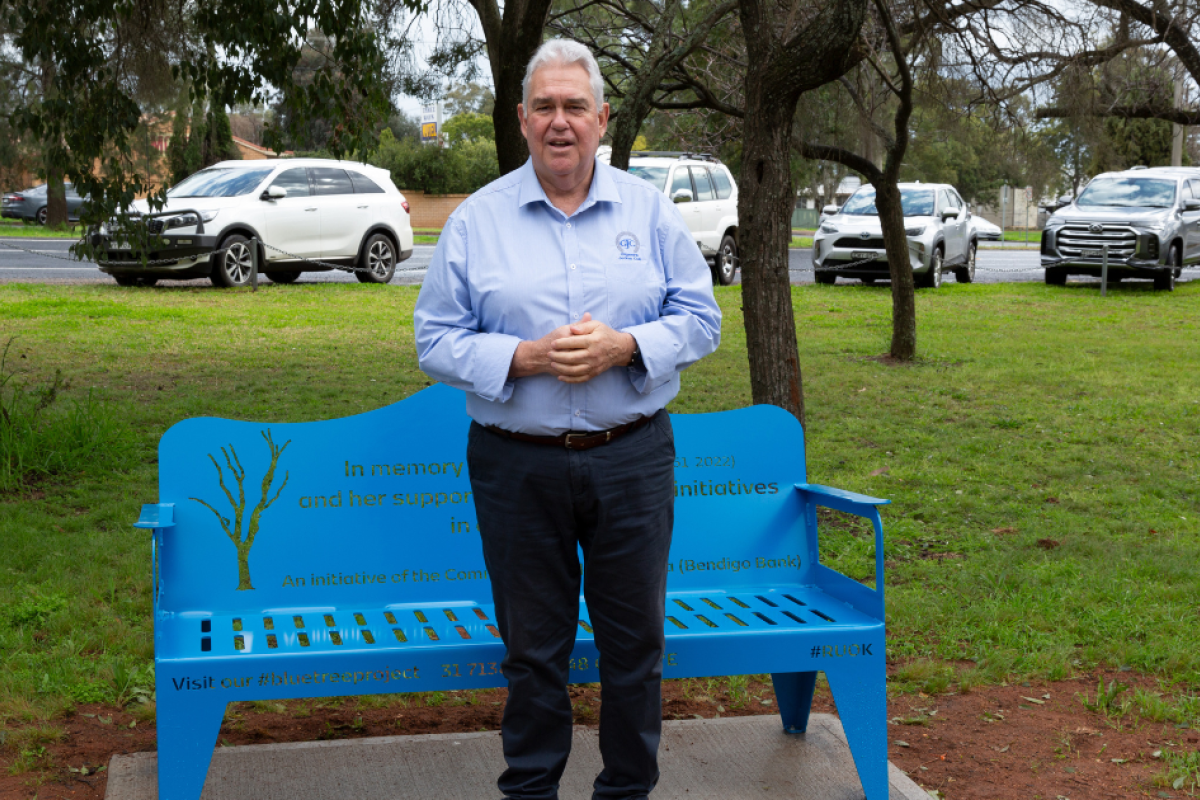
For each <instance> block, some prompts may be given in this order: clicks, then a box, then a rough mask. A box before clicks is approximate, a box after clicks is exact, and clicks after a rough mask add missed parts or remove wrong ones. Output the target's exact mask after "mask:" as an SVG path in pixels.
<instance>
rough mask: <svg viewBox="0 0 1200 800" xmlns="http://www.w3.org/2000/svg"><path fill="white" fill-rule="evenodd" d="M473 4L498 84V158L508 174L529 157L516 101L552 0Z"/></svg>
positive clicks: (485, 0) (519, 99) (480, 0)
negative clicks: (502, 6)
mask: <svg viewBox="0 0 1200 800" xmlns="http://www.w3.org/2000/svg"><path fill="white" fill-rule="evenodd" d="M471 5H472V6H473V7H474V8H475V11H476V13H477V14H478V15H479V23H480V26H481V27H482V28H483V36H484V40H485V42H486V43H487V51H488V61H489V62H490V63H491V68H492V83H493V84H495V87H496V105H495V108H494V109H493V110H492V125H493V126H494V127H495V129H496V159H497V161H499V163H500V174H501V175H505V174H507V173H509V172H512V171H513V170H514V169H517V168H518V167H520V166H521V165H522V164H524V163H525V160H526V159H527V158H529V147H528V146H527V145H526V144H525V137H524V136H522V135H521V121H520V119H519V118H518V117H517V104H518V103H521V102H522V100H523V98H522V93H523V90H522V86H521V83H522V81H524V79H525V68H526V67H527V66H528V65H529V59H531V58H532V57H533V54H534V52H536V51H537V49H538V47H539V46H540V45H541V43H542V30H543V28H545V26H546V19H547V17H548V15H549V13H550V0H508V2H506V3H505V4H504V11H503V13H501V11H500V8H499V6H498V5H497V3H496V0H471Z"/></svg>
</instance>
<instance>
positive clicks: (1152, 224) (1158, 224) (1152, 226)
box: [1134, 222, 1167, 233]
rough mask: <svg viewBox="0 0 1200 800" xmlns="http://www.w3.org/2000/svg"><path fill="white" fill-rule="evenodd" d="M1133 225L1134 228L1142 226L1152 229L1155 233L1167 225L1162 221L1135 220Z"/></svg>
mask: <svg viewBox="0 0 1200 800" xmlns="http://www.w3.org/2000/svg"><path fill="white" fill-rule="evenodd" d="M1134 227H1135V228H1144V229H1145V230H1148V231H1154V232H1156V233H1157V232H1159V231H1161V230H1163V229H1165V228H1166V227H1167V225H1166V223H1164V222H1135V223H1134Z"/></svg>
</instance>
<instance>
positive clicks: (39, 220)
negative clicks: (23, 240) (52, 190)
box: [36, 206, 50, 225]
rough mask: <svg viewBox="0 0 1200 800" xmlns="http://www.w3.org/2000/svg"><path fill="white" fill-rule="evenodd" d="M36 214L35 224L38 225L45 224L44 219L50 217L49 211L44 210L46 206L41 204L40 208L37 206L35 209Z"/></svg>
mask: <svg viewBox="0 0 1200 800" xmlns="http://www.w3.org/2000/svg"><path fill="white" fill-rule="evenodd" d="M36 216H37V224H38V225H45V224H46V220H47V219H49V218H50V212H49V211H47V210H46V207H45V206H42V207H41V208H39V209H38V210H37V215H36Z"/></svg>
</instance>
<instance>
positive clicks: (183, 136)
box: [167, 103, 241, 186]
mask: <svg viewBox="0 0 1200 800" xmlns="http://www.w3.org/2000/svg"><path fill="white" fill-rule="evenodd" d="M238 159H241V153H240V152H239V151H238V149H237V146H236V145H234V143H233V132H232V131H231V130H230V127H229V116H228V115H227V114H226V113H225V109H223V108H219V107H214V108H212V109H210V110H209V112H208V114H207V115H206V114H205V113H204V109H203V107H202V105H201V104H199V103H197V104H196V105H195V106H194V107H193V108H192V109H190V115H189V113H188V109H187V108H186V107H182V106H181V107H180V108H179V109H177V110H176V111H175V115H174V117H173V118H172V120H171V140H170V141H169V142H168V143H167V164H168V167H169V169H170V177H169V178H168V181H169V185H172V186H173V185H174V184H176V183H179V182H180V181H182V180H183V179H184V178H186V177H188V176H189V175H192V174H194V173H196V172H199V171H200V170H202V169H204V168H205V167H211V166H212V165H213V164H216V163H217V162H219V161H231V160H238Z"/></svg>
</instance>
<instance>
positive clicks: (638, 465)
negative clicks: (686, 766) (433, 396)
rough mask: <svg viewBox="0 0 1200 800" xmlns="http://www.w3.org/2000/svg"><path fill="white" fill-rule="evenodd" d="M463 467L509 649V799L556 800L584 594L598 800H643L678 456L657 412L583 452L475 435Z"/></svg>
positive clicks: (649, 782) (658, 708) (652, 755)
mask: <svg viewBox="0 0 1200 800" xmlns="http://www.w3.org/2000/svg"><path fill="white" fill-rule="evenodd" d="M467 462H468V465H469V468H470V472H471V485H472V488H473V490H474V493H475V508H476V511H477V512H478V515H479V527H480V536H481V537H482V539H483V556H484V561H485V563H486V565H487V570H488V575H489V576H490V577H491V581H492V594H493V596H494V598H495V602H496V624H497V626H498V627H499V629H500V634H501V636H502V637H503V639H504V644H505V646H506V647H507V649H508V652H507V654H506V655H505V658H504V663H503V671H504V676H505V678H507V680H508V703H507V705H506V706H505V708H504V720H503V723H502V725H501V731H502V735H503V741H504V758H505V760H506V761H507V762H508V769H506V770H505V771H504V773H503V774H502V775H501V776H500V780H499V782H498V785H499V788H500V791H501V792H503V793H504V795H505V796H506V797H508V798H513V800H555V798H557V797H558V784H559V779H560V778H561V777H562V773H563V769H564V768H565V767H566V763H567V756H568V754H569V753H570V750H571V721H572V715H571V698H570V696H569V694H568V693H567V681H568V675H569V672H570V670H569V661H570V655H571V649H572V646H573V644H574V642H575V632H576V629H577V625H578V620H579V588H580V576H581V569H580V563H579V552H580V551H582V552H583V562H584V565H583V570H582V575H583V593H584V597H585V599H586V601H587V606H588V612H589V615H590V617H591V624H592V627H593V630H594V631H595V636H596V645H597V647H598V648H599V650H600V682H601V687H602V688H601V713H600V752H601V755H602V756H603V758H604V770H603V771H602V772H601V773H600V775H599V777H597V778H596V782H595V788H594V795H593V797H594V798H597V800H599V799H600V798H604V800H608V798H622V800H641V798H645V797H646V796H647V795H648V794H649V792H650V790H651V789H653V788H654V785H655V783H656V782H657V781H658V743H659V738H660V736H661V732H662V693H661V681H662V657H663V648H664V638H663V624H664V616H665V613H666V611H665V609H664V603H665V602H666V587H667V558H668V551H669V549H670V546H671V526H672V524H673V522H674V464H675V445H674V439H673V435H672V432H671V421H670V418H669V417H668V415H667V413H666V412H665V411H660V412H659V413H658V414H657V415H656V416H655V417H654V419H653V420H652V421H651V422H650V424H648V425H646V426H644V427H642V428H640V429H638V430H636V431H633V432H632V433H629V434H627V435H625V436H623V437H621V438H619V439H617V440H616V441H614V442H611V443H609V444H606V445H602V446H600V447H596V448H593V449H591V450H585V451H582V452H573V451H570V450H566V449H565V448H559V447H553V446H549V445H543V444H534V443H530V442H518V441H514V440H511V439H507V438H505V437H503V436H500V435H498V434H496V433H492V432H490V431H488V430H487V429H485V428H483V427H481V426H480V425H478V424H472V425H471V431H470V435H469V439H468V445H467Z"/></svg>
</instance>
